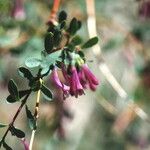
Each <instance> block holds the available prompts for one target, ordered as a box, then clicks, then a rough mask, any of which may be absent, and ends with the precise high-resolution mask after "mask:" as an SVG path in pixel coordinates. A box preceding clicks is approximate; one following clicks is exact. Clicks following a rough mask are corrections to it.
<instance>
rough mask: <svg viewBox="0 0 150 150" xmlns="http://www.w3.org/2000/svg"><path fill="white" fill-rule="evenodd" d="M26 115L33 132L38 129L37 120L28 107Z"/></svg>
mask: <svg viewBox="0 0 150 150" xmlns="http://www.w3.org/2000/svg"><path fill="white" fill-rule="evenodd" d="M26 115H27V118H28V123H29V127H30V129H31V130H35V129H36V120H35V117H34V116H33V115H32V113H31V111H30V110H29V109H28V106H27V105H26Z"/></svg>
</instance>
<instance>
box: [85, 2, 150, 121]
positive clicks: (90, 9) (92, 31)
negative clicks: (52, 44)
mask: <svg viewBox="0 0 150 150" xmlns="http://www.w3.org/2000/svg"><path fill="white" fill-rule="evenodd" d="M86 6H87V14H88V19H87V25H88V32H89V36H90V38H92V37H94V36H97V31H96V17H95V6H94V0H86ZM93 53H94V55H95V57H96V58H97V60H98V63H99V69H100V70H101V72H102V73H103V75H104V76H105V77H106V79H107V80H108V82H109V83H110V84H111V86H112V87H113V88H114V89H115V91H116V92H117V93H118V95H119V96H120V97H121V98H122V99H129V97H128V94H127V93H126V91H125V90H124V89H123V88H122V86H121V85H120V84H119V82H118V81H117V80H116V78H115V77H114V76H113V74H112V73H111V71H110V70H109V68H108V66H107V65H106V63H105V62H104V60H103V59H102V56H101V48H100V45H99V44H97V45H95V46H94V47H93ZM129 101H131V102H132V103H133V100H132V99H129ZM136 106H137V107H136V109H134V111H135V112H136V114H137V115H138V116H139V117H140V118H141V119H143V120H146V121H148V115H147V114H146V113H145V112H144V111H143V110H142V109H141V108H140V107H139V106H138V105H136Z"/></svg>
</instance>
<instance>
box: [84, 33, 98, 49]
mask: <svg viewBox="0 0 150 150" xmlns="http://www.w3.org/2000/svg"><path fill="white" fill-rule="evenodd" d="M97 42H98V37H97V36H96V37H93V38H91V39H89V40H88V41H87V42H86V43H85V44H84V45H83V46H82V48H90V47H92V46H94V45H95V44H97Z"/></svg>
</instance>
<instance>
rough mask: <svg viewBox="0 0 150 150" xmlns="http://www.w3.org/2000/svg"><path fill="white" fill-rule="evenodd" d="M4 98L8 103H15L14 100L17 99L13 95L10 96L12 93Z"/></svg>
mask: <svg viewBox="0 0 150 150" xmlns="http://www.w3.org/2000/svg"><path fill="white" fill-rule="evenodd" d="M6 100H7V102H8V103H15V102H17V101H18V100H17V99H16V98H15V97H14V96H12V95H9V96H8V97H7V98H6Z"/></svg>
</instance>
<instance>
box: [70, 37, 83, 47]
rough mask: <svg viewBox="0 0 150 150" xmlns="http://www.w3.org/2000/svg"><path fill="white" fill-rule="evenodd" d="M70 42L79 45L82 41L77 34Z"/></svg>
mask: <svg viewBox="0 0 150 150" xmlns="http://www.w3.org/2000/svg"><path fill="white" fill-rule="evenodd" d="M71 43H72V44H73V45H75V46H76V45H79V44H81V43H82V39H81V37H80V36H78V35H76V36H75V37H73V39H72V40H71Z"/></svg>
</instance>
